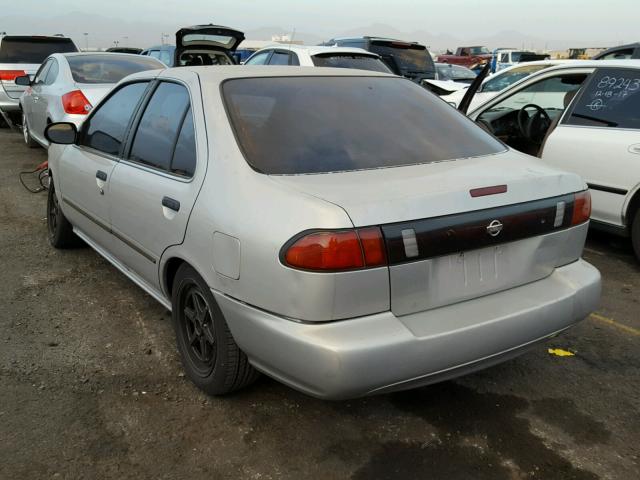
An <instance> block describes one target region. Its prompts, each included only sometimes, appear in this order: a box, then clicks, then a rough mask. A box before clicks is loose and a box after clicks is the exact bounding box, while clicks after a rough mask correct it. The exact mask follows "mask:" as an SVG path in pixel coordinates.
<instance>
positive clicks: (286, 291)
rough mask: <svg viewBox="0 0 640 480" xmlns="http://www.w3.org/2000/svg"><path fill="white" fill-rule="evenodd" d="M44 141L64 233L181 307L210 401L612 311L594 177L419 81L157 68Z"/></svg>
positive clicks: (437, 367) (527, 339)
mask: <svg viewBox="0 0 640 480" xmlns="http://www.w3.org/2000/svg"><path fill="white" fill-rule="evenodd" d="M46 135H47V137H48V138H49V140H50V141H51V142H53V143H57V144H59V145H52V147H51V148H50V149H49V166H50V168H51V171H52V176H53V183H52V188H51V189H50V190H49V201H48V207H47V208H48V214H47V217H48V228H49V238H50V241H51V243H52V244H53V246H55V247H58V248H63V247H67V246H70V245H73V244H74V243H75V242H76V241H77V238H78V237H79V238H81V239H83V240H84V241H85V242H86V243H88V244H89V245H91V246H92V247H93V248H94V249H96V250H97V251H98V252H99V253H100V254H102V255H103V256H104V257H105V258H107V259H108V260H109V261H110V262H112V263H113V264H114V265H115V266H116V267H117V268H119V269H120V270H121V271H122V272H123V273H124V274H125V275H126V276H128V277H129V278H130V279H131V280H132V281H133V282H135V283H136V284H138V285H139V286H140V287H142V288H143V289H144V290H146V291H147V292H148V293H149V294H151V295H152V296H153V297H155V298H156V299H157V300H158V301H159V302H161V303H162V304H163V305H164V306H165V307H166V308H168V309H171V311H172V318H173V323H174V327H175V331H176V335H177V344H178V350H179V352H180V354H181V357H182V360H183V364H184V368H185V369H186V372H187V374H188V376H189V377H190V378H191V379H192V380H193V382H194V383H195V384H196V385H197V386H198V387H200V388H201V389H203V390H204V391H205V392H207V393H209V394H214V395H216V394H224V393H228V392H231V391H233V390H236V389H238V388H240V387H243V386H245V385H247V384H249V383H250V382H251V381H252V380H253V379H254V378H255V376H256V371H261V372H264V373H266V374H267V375H270V376H271V377H273V378H276V379H278V380H279V381H281V382H283V383H285V384H287V385H290V386H291V387H293V388H296V389H298V390H301V391H303V392H305V393H307V394H309V395H313V396H316V397H321V398H331V399H336V398H347V397H356V396H362V395H370V394H376V393H381V392H388V391H392V390H399V389H406V388H412V387H416V386H420V385H425V384H429V383H432V382H436V381H441V380H443V379H448V378H451V377H455V376H458V375H462V374H465V373H467V372H470V371H473V370H476V369H480V368H483V367H486V366H488V365H492V364H495V363H497V362H500V361H502V360H505V359H507V358H511V357H513V356H515V355H517V354H519V353H521V352H522V351H523V350H524V349H526V348H528V347H531V346H532V345H534V344H535V343H536V342H540V341H542V340H545V339H546V338H549V337H551V336H553V335H556V334H558V333H559V332H561V331H563V330H565V329H566V328H568V327H570V326H572V325H573V324H575V323H576V322H578V321H580V320H582V319H583V318H584V317H585V316H587V315H588V314H589V313H590V312H591V311H592V310H594V308H595V307H596V306H597V304H598V301H599V297H600V275H599V273H598V271H597V270H596V269H595V268H594V267H592V266H591V265H589V264H588V263H586V262H585V261H584V260H582V259H581V254H582V249H583V245H584V241H585V237H586V234H587V228H588V220H589V212H590V196H589V192H588V191H587V190H586V185H585V183H584V181H583V180H582V179H581V178H580V177H578V176H577V175H575V174H571V173H566V172H562V171H559V170H555V169H553V168H550V167H548V166H546V165H545V164H544V163H542V162H540V161H539V160H537V159H535V158H533V157H529V156H526V155H524V154H520V153H518V152H516V151H513V150H510V149H509V148H508V147H506V146H505V145H504V144H502V143H501V142H499V141H498V140H496V139H495V138H494V137H492V136H491V135H489V134H487V133H486V132H485V131H484V130H482V129H481V128H479V127H477V126H476V125H474V123H473V122H471V121H470V120H469V119H467V118H466V117H464V116H463V115H461V114H460V113H459V112H457V111H455V110H454V109H452V108H451V107H449V106H448V105H447V104H446V103H444V102H442V101H441V100H440V99H438V98H437V97H435V96H434V95H433V94H431V93H429V92H427V91H425V90H424V89H423V88H422V87H420V86H418V85H416V84H414V83H412V82H411V81H410V80H407V79H404V78H400V77H395V76H393V75H388V74H384V73H376V72H364V71H357V70H348V69H326V68H302V67H301V68H291V67H272V68H265V67H215V68H212V67H193V68H191V67H186V68H175V69H168V70H164V71H162V72H145V73H141V74H136V75H134V76H130V77H128V78H126V79H125V80H123V81H122V82H121V83H120V84H119V85H118V86H117V87H116V88H115V89H114V91H112V92H111V93H110V94H109V96H108V97H107V98H106V99H105V100H104V101H103V102H102V103H101V104H100V105H99V106H98V107H97V108H95V109H94V110H93V111H92V112H91V113H90V114H89V117H88V118H87V120H86V121H85V122H84V123H83V124H82V126H81V128H80V129H79V130H78V131H76V127H75V125H73V124H69V123H56V124H53V125H50V126H49V127H48V128H47V131H46Z"/></svg>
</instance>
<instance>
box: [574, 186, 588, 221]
mask: <svg viewBox="0 0 640 480" xmlns="http://www.w3.org/2000/svg"><path fill="white" fill-rule="evenodd" d="M590 216H591V193H589V190H585V191H583V192H578V193H576V194H575V197H574V201H573V216H572V217H571V225H572V226H573V225H579V224H581V223H584V222H586V221H587V220H589V217H590Z"/></svg>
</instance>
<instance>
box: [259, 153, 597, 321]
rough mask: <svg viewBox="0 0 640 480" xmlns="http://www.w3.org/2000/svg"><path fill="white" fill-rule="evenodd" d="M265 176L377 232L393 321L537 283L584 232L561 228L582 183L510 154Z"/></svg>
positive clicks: (577, 246)
mask: <svg viewBox="0 0 640 480" xmlns="http://www.w3.org/2000/svg"><path fill="white" fill-rule="evenodd" d="M270 178H271V179H272V180H273V181H275V182H278V183H281V184H286V185H288V186H290V187H292V188H295V189H297V190H299V191H301V192H304V193H305V194H309V195H313V196H316V197H319V198H322V199H324V200H326V201H328V202H331V203H333V204H336V205H338V206H340V207H342V208H343V209H344V210H345V211H346V212H347V214H348V215H349V217H350V218H351V220H352V222H353V224H354V226H355V227H364V226H371V225H379V226H381V229H382V232H383V236H384V239H385V244H386V249H387V257H388V261H389V270H390V289H391V291H390V296H391V307H392V311H393V312H394V313H395V314H396V315H405V314H410V313H414V312H417V311H422V310H427V309H430V308H436V307H439V306H443V305H448V304H451V303H455V302H459V301H464V300H468V299H471V298H475V297H479V296H482V295H487V294H489V293H493V292H497V291H500V290H504V289H508V288H513V287H515V286H518V285H522V284H525V283H528V282H532V281H535V280H539V279H541V278H544V277H545V276H547V275H549V274H551V273H552V272H553V270H554V268H555V267H556V266H560V265H563V264H566V263H569V262H571V261H573V260H576V259H577V258H579V256H580V254H581V252H582V248H583V245H584V238H585V236H586V224H585V226H584V228H578V229H575V228H569V227H570V226H571V218H572V217H571V215H572V209H573V198H574V195H573V194H574V192H578V191H582V190H584V189H585V185H584V183H583V181H582V180H581V179H580V178H579V177H578V176H576V175H574V174H570V173H564V172H560V171H556V170H553V169H550V168H548V167H546V166H544V165H543V164H541V163H540V162H539V161H537V160H536V159H533V158H531V157H528V156H525V155H521V154H519V153H516V152H513V151H509V152H507V153H503V154H497V155H491V156H488V157H484V158H474V159H464V160H459V161H451V162H441V163H434V164H428V165H416V166H410V167H399V168H390V169H378V170H367V171H358V172H344V173H337V174H322V175H299V176H271V177H270ZM485 187H497V188H495V192H500V193H491V191H489V194H487V191H486V190H482V189H483V188H485Z"/></svg>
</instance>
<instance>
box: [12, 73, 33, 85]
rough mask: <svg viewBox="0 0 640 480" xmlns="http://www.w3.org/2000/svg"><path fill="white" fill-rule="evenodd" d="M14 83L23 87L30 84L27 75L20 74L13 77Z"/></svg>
mask: <svg viewBox="0 0 640 480" xmlns="http://www.w3.org/2000/svg"><path fill="white" fill-rule="evenodd" d="M15 82H16V85H22V86H23V87H28V86H29V85H31V79H30V78H29V75H22V76H20V77H16V78H15Z"/></svg>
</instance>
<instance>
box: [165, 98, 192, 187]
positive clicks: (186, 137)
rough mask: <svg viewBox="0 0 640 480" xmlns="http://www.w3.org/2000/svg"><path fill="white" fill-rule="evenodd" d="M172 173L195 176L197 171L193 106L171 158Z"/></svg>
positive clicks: (188, 111) (188, 112) (186, 117)
mask: <svg viewBox="0 0 640 480" xmlns="http://www.w3.org/2000/svg"><path fill="white" fill-rule="evenodd" d="M170 171H171V173H175V174H176V175H181V176H183V177H189V178H191V177H193V174H194V172H195V171H196V136H195V131H194V128H193V114H192V113H191V108H189V110H187V113H186V115H185V117H184V122H182V128H180V134H179V135H178V141H177V142H176V148H175V150H174V152H173V158H172V159H171V168H170Z"/></svg>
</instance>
